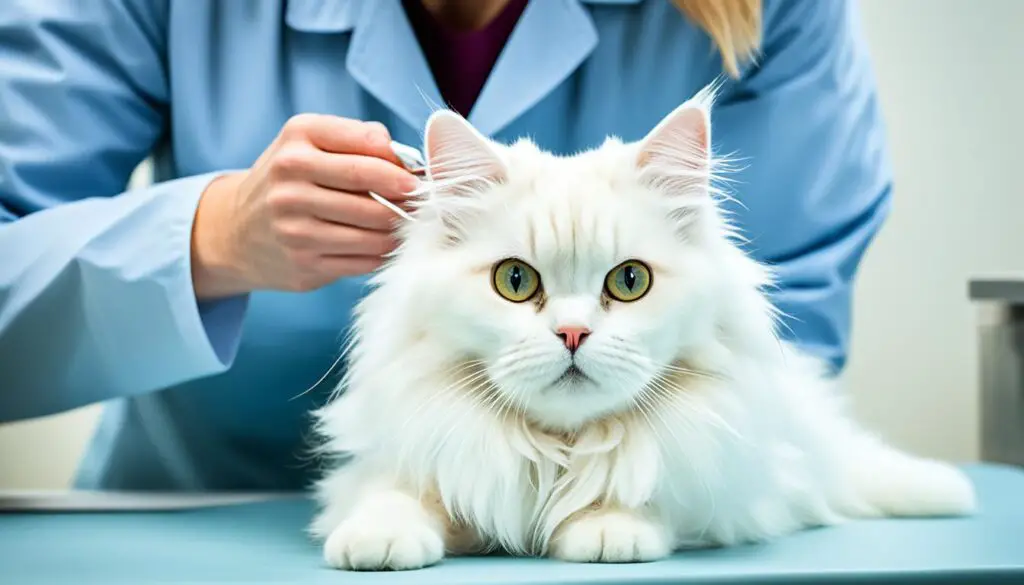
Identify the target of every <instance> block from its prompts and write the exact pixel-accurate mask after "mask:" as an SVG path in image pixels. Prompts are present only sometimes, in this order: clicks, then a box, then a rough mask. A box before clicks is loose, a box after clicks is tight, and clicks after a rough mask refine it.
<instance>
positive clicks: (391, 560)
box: [323, 517, 444, 571]
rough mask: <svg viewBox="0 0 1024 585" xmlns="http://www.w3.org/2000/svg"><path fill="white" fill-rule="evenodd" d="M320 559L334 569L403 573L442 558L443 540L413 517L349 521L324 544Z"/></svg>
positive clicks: (338, 528)
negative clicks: (322, 555)
mask: <svg viewBox="0 0 1024 585" xmlns="http://www.w3.org/2000/svg"><path fill="white" fill-rule="evenodd" d="M323 553H324V560H325V561H326V562H327V564H328V565H330V566H332V567H334V568H336V569H347V570H353V571H387V570H393V571H405V570H411V569H420V568H423V567H427V566H430V565H433V564H435V563H437V562H438V561H440V560H441V558H442V557H444V540H443V539H442V537H441V535H440V534H438V533H437V531H436V530H435V529H434V528H433V527H432V526H430V525H428V524H425V523H423V522H418V521H416V520H415V519H413V518H404V519H399V518H387V519H384V518H376V519H374V518H365V517H364V518H359V517H355V518H350V519H348V520H346V521H345V522H343V523H342V524H341V525H340V526H338V527H337V528H335V529H334V532H332V533H331V535H330V536H328V537H327V541H326V542H324V550H323Z"/></svg>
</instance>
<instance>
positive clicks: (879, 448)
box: [840, 431, 977, 517]
mask: <svg viewBox="0 0 1024 585" xmlns="http://www.w3.org/2000/svg"><path fill="white" fill-rule="evenodd" d="M853 433H854V436H853V437H851V439H852V440H851V442H850V443H849V444H848V445H847V446H848V449H846V450H845V451H846V452H845V453H844V454H843V457H842V462H843V464H842V466H843V468H844V469H843V473H841V474H840V475H841V476H842V477H843V480H844V483H846V487H847V488H848V489H850V490H852V492H853V493H851V494H850V495H851V496H853V497H852V498H850V499H848V500H847V501H849V502H851V503H853V507H854V509H852V510H848V512H849V513H851V515H854V516H916V517H923V516H963V515H970V514H971V513H972V512H973V511H974V510H975V508H976V506H977V503H976V496H975V490H974V485H973V484H972V482H971V480H970V478H969V477H968V476H967V474H965V473H964V472H963V471H962V470H961V469H959V468H957V467H956V466H954V465H951V464H949V463H945V462H942V461H937V460H933V459H926V458H922V457H917V456H914V455H910V454H908V453H905V452H902V451H899V450H898V449H895V448H893V447H891V446H889V445H887V444H885V443H884V442H883V441H881V440H879V439H877V438H876V437H873V436H870V435H867V434H863V433H861V432H858V431H853Z"/></svg>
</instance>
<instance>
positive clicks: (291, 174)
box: [192, 114, 418, 299]
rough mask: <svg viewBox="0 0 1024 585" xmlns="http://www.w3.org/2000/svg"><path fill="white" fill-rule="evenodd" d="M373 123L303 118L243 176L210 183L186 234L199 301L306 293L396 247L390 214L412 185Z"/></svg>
mask: <svg viewBox="0 0 1024 585" xmlns="http://www.w3.org/2000/svg"><path fill="white" fill-rule="evenodd" d="M390 142H391V138H390V136H389V134H388V131H387V129H386V128H385V127H384V126H383V125H382V124H379V123H376V122H361V121H358V120H350V119H346V118H340V117H336V116H327V115H314V114H303V115H299V116H296V117H294V118H292V119H290V120H289V121H288V122H287V123H286V124H285V125H284V127H283V128H282V130H281V132H280V133H279V134H278V136H277V137H276V138H275V139H274V141H273V142H272V143H271V144H270V146H269V147H267V149H266V150H265V151H264V152H263V154H262V155H261V156H260V157H259V159H257V161H256V162H255V163H254V164H253V166H252V168H251V169H249V170H248V171H246V172H243V173H237V174H233V175H226V176H223V177H220V178H218V179H217V180H215V181H213V182H212V183H211V184H210V185H209V187H208V188H207V190H206V192H204V193H203V195H202V197H201V198H200V201H199V208H198V210H197V213H196V221H195V226H194V229H193V235H192V265H193V269H192V278H193V285H194V288H195V291H196V296H197V298H200V299H202V298H215V297H223V296H230V295H234V294H241V293H246V292H250V291H253V290H257V289H272V290H286V291H310V290H314V289H317V288H320V287H322V286H324V285H326V284H328V283H330V282H333V281H334V280H336V279H338V278H341V277H345V276H355V275H360V274H365V273H368V272H370V271H372V270H373V269H375V268H376V267H378V266H379V265H380V264H381V262H382V261H383V256H384V255H385V254H387V253H388V252H390V251H392V250H393V249H394V247H395V245H396V244H397V242H396V241H395V238H394V236H393V235H392V228H393V225H394V222H395V220H396V217H397V216H396V215H395V213H394V211H392V210H390V209H388V208H387V207H385V206H383V205H381V204H380V203H378V202H376V201H374V200H373V199H371V198H370V197H369V196H368V195H367V193H368V192H370V191H372V192H374V193H377V194H378V195H380V196H381V197H383V198H385V199H387V200H389V201H391V202H394V203H397V204H399V205H400V204H401V202H403V201H405V200H406V199H407V194H408V193H409V192H410V191H412V190H414V189H415V188H416V186H417V184H418V180H417V179H416V177H415V176H414V175H412V174H411V173H409V172H408V171H406V170H405V169H404V168H403V167H402V166H401V163H400V162H399V160H398V158H397V157H396V156H395V155H394V153H393V152H392V151H391V148H390Z"/></svg>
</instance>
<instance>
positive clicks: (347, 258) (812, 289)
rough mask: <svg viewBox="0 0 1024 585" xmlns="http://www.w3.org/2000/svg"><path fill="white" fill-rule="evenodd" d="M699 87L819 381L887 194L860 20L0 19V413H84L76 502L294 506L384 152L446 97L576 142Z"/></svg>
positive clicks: (719, 13) (298, 6) (700, 16)
mask: <svg viewBox="0 0 1024 585" xmlns="http://www.w3.org/2000/svg"><path fill="white" fill-rule="evenodd" d="M716 79H717V80H723V81H721V91H720V96H719V98H718V101H717V103H716V107H715V110H714V112H713V128H714V132H713V142H714V144H715V148H716V150H717V151H719V152H721V153H726V154H733V155H735V157H736V158H737V160H739V161H740V163H741V164H740V166H739V168H738V169H737V170H736V171H735V172H734V173H733V174H731V175H730V177H729V178H730V179H731V180H732V181H733V183H732V191H733V194H734V195H735V196H736V198H737V202H736V203H734V204H733V203H730V204H729V205H730V211H732V212H733V213H734V217H735V219H736V221H737V222H738V224H739V227H740V228H741V230H742V231H743V233H744V235H745V236H746V237H747V238H748V239H749V243H748V244H747V249H748V250H749V251H750V252H751V253H752V254H753V255H754V256H755V257H756V258H758V259H759V260H762V261H764V262H766V263H769V264H770V265H772V266H773V267H774V270H775V271H776V273H777V275H778V278H779V285H778V287H777V289H775V290H773V291H772V299H773V301H774V302H775V303H776V304H777V305H778V307H779V308H780V310H781V311H782V312H783V313H785V315H786V316H787V317H786V318H785V325H786V327H783V328H782V334H783V335H784V336H787V337H789V338H790V339H792V340H794V341H795V342H796V343H798V344H800V345H801V346H802V347H804V348H805V349H807V350H808V351H811V352H812V353H814V354H816V355H818V356H820V357H822V358H823V359H824V360H826V361H827V362H828V363H830V364H831V365H832V366H833V367H834V369H835V372H836V373H837V374H838V373H840V372H841V371H842V369H843V367H844V365H845V361H846V353H847V350H848V340H849V335H850V294H851V287H852V281H853V278H854V277H855V274H856V269H857V266H858V264H859V262H860V259H861V257H862V255H863V253H864V251H865V248H866V246H868V245H869V243H870V242H871V240H872V238H873V237H874V234H875V233H876V232H877V230H878V229H879V227H880V225H881V224H882V222H883V220H884V218H885V217H886V214H887V211H888V208H889V205H890V192H891V182H892V179H891V172H890V170H889V166H888V161H887V151H886V141H885V131H884V125H883V121H882V116H881V113H880V110H879V104H878V102H877V98H876V89H875V81H874V79H873V73H872V66H871V62H870V58H869V54H868V51H867V49H866V46H865V41H864V39H863V37H862V33H861V30H860V24H859V22H858V17H857V13H856V7H855V5H854V4H853V3H852V1H849V0H834V1H830V2H821V1H820V0H763V5H762V0H685V1H677V2H671V1H669V0H643V1H641V0H565V1H560V2H553V1H551V2H549V1H539V0H535V1H532V2H527V1H526V0H486V1H472V2H470V1H467V0H261V1H260V2H232V1H229V0H195V1H191V2H170V1H169V0H108V1H104V2H79V3H73V4H69V3H52V2H37V1H36V0H7V1H6V2H3V3H0V422H5V421H14V420H20V419H28V418H31V417H39V416H44V415H49V414H53V413H58V412H62V411H66V410H69V409H73V408H76V407H80V406H84V405H88V404H94V403H104V404H105V408H104V412H103V416H102V420H101V423H100V426H99V428H98V430H97V432H96V434H95V436H94V438H93V440H92V442H91V445H90V446H89V449H88V451H87V454H86V456H85V457H84V459H83V461H82V463H81V467H80V469H79V470H78V473H77V476H76V480H75V485H76V486H77V487H80V488H87V489H131V490H250V489H252V490H295V489H304V488H306V487H308V486H309V485H310V481H311V479H312V478H314V477H315V474H316V471H317V465H316V463H315V461H312V460H311V459H310V458H309V457H308V454H309V450H308V447H309V446H310V440H309V439H310V431H309V429H310V423H311V416H310V413H311V410H313V409H314V408H315V407H316V406H318V405H320V404H322V403H323V401H324V400H325V399H326V397H327V396H328V395H329V393H330V391H331V390H333V382H334V381H335V380H336V377H333V376H336V375H337V374H338V369H337V368H336V369H334V370H331V366H332V364H334V363H335V360H336V358H338V356H339V354H340V353H341V351H342V347H343V346H342V342H343V341H344V339H345V332H346V327H347V324H348V322H349V318H350V316H351V313H352V310H353V306H354V304H355V303H357V302H358V300H359V299H360V297H361V295H363V294H364V292H365V290H366V286H367V279H368V276H369V274H371V273H372V271H373V270H374V269H375V268H376V267H377V266H379V265H380V264H381V262H382V258H383V256H384V255H385V254H387V253H388V252H389V251H390V250H392V249H393V248H394V246H395V244H396V243H395V238H394V235H393V233H392V226H393V225H394V220H395V219H396V216H395V215H394V213H393V211H391V210H389V209H387V208H386V207H385V206H383V205H380V204H379V203H378V202H376V201H374V200H372V199H371V198H370V197H368V196H367V194H368V193H369V192H373V193H376V194H378V195H380V196H381V197H385V198H387V199H389V200H392V201H394V202H395V203H396V204H398V205H406V204H407V203H406V201H405V199H406V198H407V197H408V195H407V194H408V192H409V191H410V190H411V189H413V188H414V187H415V186H416V184H417V183H416V181H417V178H416V177H415V176H413V175H412V174H411V173H408V172H406V171H405V170H404V169H403V168H402V167H400V166H399V164H398V161H397V160H396V159H395V156H394V154H393V153H392V152H391V150H390V148H389V142H390V141H391V140H397V141H399V142H401V143H404V144H410V145H418V144H419V143H420V136H421V132H422V128H423V125H424V122H425V121H426V119H427V117H428V116H429V115H430V113H431V112H432V111H434V110H435V109H437V108H438V107H442V105H443V106H445V107H451V108H452V109H455V110H457V111H459V112H461V113H462V114H464V115H466V116H468V119H469V121H470V122H471V123H472V124H473V125H474V126H475V127H476V128H478V129H479V130H480V131H481V132H482V133H483V134H485V135H488V136H492V137H494V138H496V139H498V140H503V141H509V140H513V139H515V138H516V137H519V136H523V135H529V136H531V137H532V138H533V139H534V140H536V141H537V142H538V144H539V145H540V146H542V147H543V148H546V149H548V150H551V151H553V152H558V153H569V152H573V151H576V150H579V149H582V148H585V147H588V146H594V145H597V144H599V143H600V142H601V141H603V140H604V138H605V137H606V136H607V135H617V136H619V137H621V138H623V139H626V140H635V139H638V138H640V137H641V136H643V135H644V134H645V133H646V132H647V131H648V130H650V128H651V127H653V125H654V124H655V123H656V122H657V121H658V120H659V119H660V118H661V117H662V116H664V115H665V114H666V113H667V112H669V111H671V110H672V109H673V108H674V107H675V106H677V105H678V104H680V103H681V102H683V101H685V100H686V99H687V98H689V97H690V96H692V95H693V94H694V93H696V92H697V91H698V90H699V89H700V88H702V87H704V86H705V85H707V84H708V83H711V82H713V81H715V80H716ZM147 157H150V158H151V160H152V162H153V168H154V171H153V174H154V182H153V184H152V185H150V186H147V187H143V188H137V189H132V190H127V191H126V185H127V184H128V180H129V177H130V176H131V174H132V172H133V170H134V169H135V168H136V167H137V166H138V165H139V163H140V162H141V161H143V160H144V159H146V158H147ZM342 367H343V366H342ZM325 372H332V375H331V376H328V377H327V378H326V379H325V380H324V381H322V382H321V383H320V384H317V382H318V380H320V378H321V376H322V375H324V374H325ZM387 407H388V405H387V404H381V405H380V408H387ZM41 456H44V455H41Z"/></svg>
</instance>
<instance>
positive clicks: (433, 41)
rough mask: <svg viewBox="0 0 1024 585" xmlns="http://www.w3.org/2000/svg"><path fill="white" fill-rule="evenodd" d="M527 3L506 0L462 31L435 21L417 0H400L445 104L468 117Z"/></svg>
mask: <svg viewBox="0 0 1024 585" xmlns="http://www.w3.org/2000/svg"><path fill="white" fill-rule="evenodd" d="M527 2H528V0H510V1H509V3H508V4H507V5H506V6H505V8H503V9H502V11H501V13H499V14H498V16H497V17H495V18H494V20H492V21H491V22H490V23H488V24H487V26H485V27H484V28H482V29H480V30H469V31H464V30H458V29H455V28H452V27H450V26H447V25H446V24H444V23H442V22H439V21H438V20H437V19H436V18H434V16H433V15H432V14H430V12H428V11H427V9H426V8H424V7H423V4H422V3H421V2H420V0H402V4H403V6H404V7H405V13H406V15H407V16H408V18H409V24H411V25H412V29H413V31H414V32H415V33H416V39H417V40H418V41H419V43H420V47H421V48H422V49H423V55H424V56H425V57H426V59H427V63H428V64H429V65H430V70H431V72H432V73H433V75H434V81H435V83H437V89H438V90H439V91H440V92H441V97H443V98H444V100H445V102H447V105H448V107H450V108H451V109H453V110H455V111H456V112H458V113H460V114H462V115H463V116H469V111H470V110H471V109H472V108H473V103H474V102H476V98H477V96H479V95H480V90H481V89H483V87H484V83H485V82H486V81H487V76H488V75H490V73H491V68H493V67H494V63H495V62H496V61H497V60H498V56H499V55H500V54H501V50H502V48H504V46H505V42H506V41H507V40H508V37H509V35H511V34H512V30H513V29H514V28H515V27H516V22H518V21H519V16H520V15H521V14H522V13H523V10H524V9H525V8H526V4H527Z"/></svg>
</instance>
